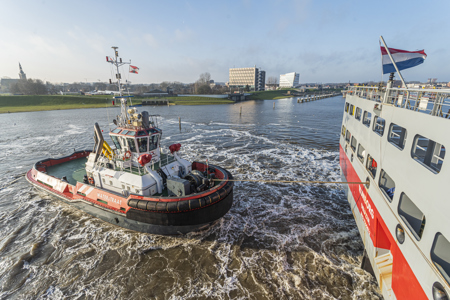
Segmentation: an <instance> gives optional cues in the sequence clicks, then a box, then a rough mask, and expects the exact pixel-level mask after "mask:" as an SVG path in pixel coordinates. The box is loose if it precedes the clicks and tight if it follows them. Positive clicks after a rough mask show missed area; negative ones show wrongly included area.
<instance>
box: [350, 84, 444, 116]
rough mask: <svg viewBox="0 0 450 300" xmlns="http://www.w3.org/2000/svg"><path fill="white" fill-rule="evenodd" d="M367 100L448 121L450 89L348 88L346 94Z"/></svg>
mask: <svg viewBox="0 0 450 300" xmlns="http://www.w3.org/2000/svg"><path fill="white" fill-rule="evenodd" d="M349 93H350V95H355V96H358V97H360V98H364V99H367V100H371V101H375V102H379V103H384V104H388V105H392V106H395V107H399V108H404V109H408V110H412V111H415V112H419V113H425V114H428V115H431V116H436V117H441V118H446V119H450V89H406V88H387V89H386V88H384V87H383V88H379V87H368V86H353V87H350V88H349V90H348V93H347V94H349Z"/></svg>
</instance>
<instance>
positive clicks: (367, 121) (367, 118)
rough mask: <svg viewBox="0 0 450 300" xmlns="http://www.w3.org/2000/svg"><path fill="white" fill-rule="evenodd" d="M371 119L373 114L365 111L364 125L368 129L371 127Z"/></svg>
mask: <svg viewBox="0 0 450 300" xmlns="http://www.w3.org/2000/svg"><path fill="white" fill-rule="evenodd" d="M370 118H372V114H371V113H370V112H368V111H365V112H364V116H363V124H364V125H366V126H367V127H370Z"/></svg>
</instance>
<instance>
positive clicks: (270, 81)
mask: <svg viewBox="0 0 450 300" xmlns="http://www.w3.org/2000/svg"><path fill="white" fill-rule="evenodd" d="M277 83H278V78H277V77H273V76H272V77H269V78H267V84H277Z"/></svg>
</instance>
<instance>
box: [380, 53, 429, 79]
mask: <svg viewBox="0 0 450 300" xmlns="http://www.w3.org/2000/svg"><path fill="white" fill-rule="evenodd" d="M380 48H381V56H382V63H383V74H387V73H393V72H396V71H395V67H394V64H393V63H392V61H391V59H390V58H389V55H388V53H387V51H386V49H385V48H384V47H380ZM389 52H391V55H392V58H393V59H394V61H395V64H396V65H397V68H398V70H399V71H400V70H404V69H408V68H412V67H415V66H417V65H420V64H421V63H423V61H424V60H425V58H427V55H426V54H425V51H424V50H420V51H406V50H400V49H394V48H389Z"/></svg>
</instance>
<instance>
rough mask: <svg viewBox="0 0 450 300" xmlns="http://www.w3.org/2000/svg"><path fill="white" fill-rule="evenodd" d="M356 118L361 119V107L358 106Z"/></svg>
mask: <svg viewBox="0 0 450 300" xmlns="http://www.w3.org/2000/svg"><path fill="white" fill-rule="evenodd" d="M355 119H356V120H358V121H361V108H359V107H357V108H356V113H355Z"/></svg>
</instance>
